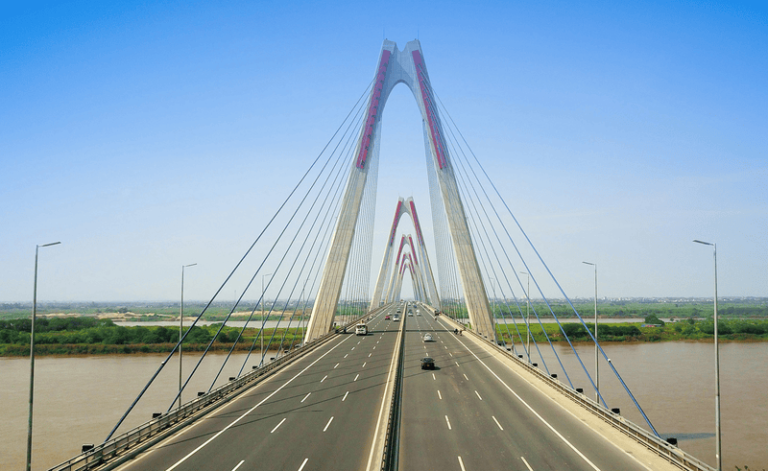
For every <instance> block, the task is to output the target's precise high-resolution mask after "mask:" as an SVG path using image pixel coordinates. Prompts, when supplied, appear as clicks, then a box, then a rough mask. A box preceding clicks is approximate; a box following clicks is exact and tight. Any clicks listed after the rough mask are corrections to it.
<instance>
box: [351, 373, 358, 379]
mask: <svg viewBox="0 0 768 471" xmlns="http://www.w3.org/2000/svg"><path fill="white" fill-rule="evenodd" d="M359 377H360V373H358V374H357V376H355V379H353V380H352V381H357V378H359Z"/></svg>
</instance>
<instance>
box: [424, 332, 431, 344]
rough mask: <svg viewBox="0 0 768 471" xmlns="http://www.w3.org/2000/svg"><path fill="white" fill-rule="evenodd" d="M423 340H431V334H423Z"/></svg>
mask: <svg viewBox="0 0 768 471" xmlns="http://www.w3.org/2000/svg"><path fill="white" fill-rule="evenodd" d="M424 341H425V342H432V341H433V340H432V334H424Z"/></svg>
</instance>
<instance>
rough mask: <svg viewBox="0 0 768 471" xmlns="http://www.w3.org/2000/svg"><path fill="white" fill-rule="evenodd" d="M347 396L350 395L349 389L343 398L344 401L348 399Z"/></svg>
mask: <svg viewBox="0 0 768 471" xmlns="http://www.w3.org/2000/svg"><path fill="white" fill-rule="evenodd" d="M347 396H349V391H347V392H346V393H344V397H343V398H342V399H341V402H344V401H346V400H347Z"/></svg>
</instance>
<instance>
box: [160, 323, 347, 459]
mask: <svg viewBox="0 0 768 471" xmlns="http://www.w3.org/2000/svg"><path fill="white" fill-rule="evenodd" d="M347 338H351V337H347ZM346 341H347V339H344V340H342V341H341V342H339V343H338V344H336V345H335V346H334V347H333V348H331V349H329V350H328V351H327V352H325V353H323V354H322V355H320V357H318V359H317V360H315V361H313V362H312V363H310V364H309V365H307V366H306V368H304V369H303V370H301V371H299V372H298V373H296V375H295V376H294V377H292V378H291V379H289V380H288V381H286V382H285V383H283V385H282V386H280V387H279V388H277V389H275V390H274V391H272V393H271V394H269V395H268V396H267V397H265V398H264V399H262V400H261V401H259V403H258V404H256V405H255V406H253V407H251V408H250V409H248V410H247V411H246V412H245V413H244V414H243V415H241V416H240V417H238V418H236V419H235V420H234V421H232V422H231V423H230V424H229V425H227V426H226V427H224V428H223V429H221V430H220V431H219V432H217V433H216V434H215V435H214V436H212V437H211V438H209V439H208V440H206V441H205V442H204V443H203V444H202V445H200V446H198V447H197V448H195V449H194V450H192V451H191V452H190V453H189V454H187V455H186V456H185V457H184V458H182V459H180V460H179V461H177V462H176V463H175V464H174V465H173V466H171V467H170V468H168V469H167V470H166V471H172V470H174V469H176V468H177V467H178V466H179V465H180V464H181V463H183V462H185V461H187V460H188V459H189V458H190V457H191V456H193V455H194V454H195V453H197V452H198V451H200V450H202V449H203V448H205V446H206V445H208V444H209V443H211V442H212V441H214V440H216V439H217V438H218V437H219V435H221V434H222V433H224V432H226V431H227V430H229V429H230V428H231V427H233V426H234V425H235V424H237V423H238V422H240V421H241V420H243V419H244V418H245V417H246V416H248V414H250V413H251V412H253V411H255V410H256V408H257V407H259V406H260V405H262V404H264V403H265V402H267V401H268V400H270V399H272V396H274V395H275V394H277V393H278V392H280V391H282V390H283V388H284V387H286V386H288V385H289V384H291V383H292V382H293V380H294V379H296V378H298V377H299V376H301V375H302V374H303V373H304V372H306V371H307V370H308V369H310V368H312V367H313V366H315V364H316V363H317V362H319V361H320V360H322V359H323V358H325V357H326V355H328V354H329V353H331V352H332V351H334V350H335V349H336V347H338V346H339V345H341V344H342V343H344V342H346ZM305 464H306V461H305ZM301 467H302V468H303V467H304V465H302V466H301Z"/></svg>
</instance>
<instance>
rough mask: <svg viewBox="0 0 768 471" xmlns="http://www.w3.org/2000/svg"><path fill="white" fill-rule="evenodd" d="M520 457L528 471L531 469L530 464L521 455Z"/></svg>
mask: <svg viewBox="0 0 768 471" xmlns="http://www.w3.org/2000/svg"><path fill="white" fill-rule="evenodd" d="M520 459H521V460H523V463H525V467H526V468H528V471H533V468H531V465H529V464H528V462H527V461H525V458H523V457H522V456H521V457H520Z"/></svg>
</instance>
